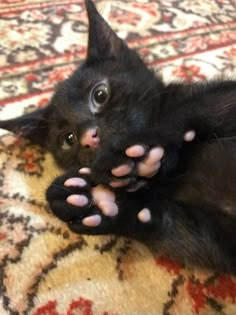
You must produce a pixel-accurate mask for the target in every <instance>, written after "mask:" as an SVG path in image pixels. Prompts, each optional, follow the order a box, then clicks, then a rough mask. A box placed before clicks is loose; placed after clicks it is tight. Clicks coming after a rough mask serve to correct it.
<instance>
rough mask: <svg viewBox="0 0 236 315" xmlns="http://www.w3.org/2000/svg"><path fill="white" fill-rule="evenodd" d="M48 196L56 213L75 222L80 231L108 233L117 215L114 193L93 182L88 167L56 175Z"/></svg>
mask: <svg viewBox="0 0 236 315" xmlns="http://www.w3.org/2000/svg"><path fill="white" fill-rule="evenodd" d="M46 196H47V200H48V203H49V206H50V208H51V210H52V212H53V214H55V215H56V216H57V217H58V218H59V219H61V220H63V221H66V222H68V223H69V225H70V226H71V227H72V226H74V225H75V226H76V227H77V232H80V233H86V234H103V233H108V231H107V229H108V228H110V226H111V225H112V224H113V223H114V218H115V217H116V216H117V214H118V205H117V204H116V200H115V199H116V196H115V193H114V192H113V191H111V190H109V189H107V188H105V187H104V186H102V185H97V186H93V185H91V179H90V169H87V168H83V169H81V170H80V171H79V172H74V173H70V174H66V175H63V176H59V177H58V178H56V179H55V180H54V182H53V183H52V184H51V185H50V187H49V188H48V190H47V193H46ZM112 222H113V223H112ZM110 232H111V231H110Z"/></svg>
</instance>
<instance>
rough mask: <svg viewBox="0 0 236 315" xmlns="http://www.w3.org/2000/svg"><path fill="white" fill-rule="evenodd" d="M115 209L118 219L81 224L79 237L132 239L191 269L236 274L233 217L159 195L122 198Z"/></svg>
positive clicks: (76, 224) (75, 228) (74, 225)
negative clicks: (115, 236)
mask: <svg viewBox="0 0 236 315" xmlns="http://www.w3.org/2000/svg"><path fill="white" fill-rule="evenodd" d="M114 203H115V204H116V205H117V207H118V208H119V212H118V213H117V215H115V216H109V217H108V216H106V215H104V212H103V211H101V212H100V222H99V224H96V225H95V224H94V225H91V224H87V223H86V221H85V220H83V222H84V223H85V224H84V223H83V222H81V221H80V220H79V221H75V222H72V223H70V224H69V226H70V228H71V229H72V230H73V231H75V232H77V233H85V234H108V233H111V234H116V235H121V236H128V237H132V238H135V239H137V240H141V241H143V242H145V243H147V244H149V245H150V246H151V247H152V248H153V249H154V250H155V251H157V252H158V253H162V254H165V255H167V256H170V257H171V258H173V259H176V260H178V261H181V262H185V263H187V264H193V265H198V266H201V267H211V268H214V269H217V270H220V271H234V272H235V271H236V253H235V248H236V244H235V238H234V233H235V228H236V222H235V219H234V218H233V217H230V216H227V215H225V214H222V213H221V212H220V211H218V210H217V209H204V208H201V207H200V208H194V207H192V206H191V205H187V204H185V203H181V202H176V201H174V200H168V199H163V198H162V197H161V196H158V193H157V192H156V191H155V190H152V191H147V192H146V193H140V192H139V193H134V194H126V195H123V194H116V196H115V201H114Z"/></svg>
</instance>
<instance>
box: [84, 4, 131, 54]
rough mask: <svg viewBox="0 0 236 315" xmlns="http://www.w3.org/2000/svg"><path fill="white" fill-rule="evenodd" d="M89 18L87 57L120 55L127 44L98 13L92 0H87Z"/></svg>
mask: <svg viewBox="0 0 236 315" xmlns="http://www.w3.org/2000/svg"><path fill="white" fill-rule="evenodd" d="M85 3H86V9H87V12H88V18H89V38H88V54H87V59H103V58H110V57H118V56H119V55H120V54H121V52H122V50H124V49H127V46H126V44H125V43H124V42H123V41H122V40H121V39H120V38H119V37H118V36H117V35H116V34H115V32H114V31H113V30H112V29H111V27H110V26H109V25H108V24H107V22H106V21H105V20H104V19H103V17H102V16H101V15H100V14H99V13H98V11H97V9H96V7H95V5H94V3H93V2H92V1H91V0H85Z"/></svg>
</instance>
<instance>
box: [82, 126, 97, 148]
mask: <svg viewBox="0 0 236 315" xmlns="http://www.w3.org/2000/svg"><path fill="white" fill-rule="evenodd" d="M80 143H81V144H82V145H83V146H84V147H90V148H97V147H98V146H99V143H100V139H99V136H98V129H97V128H96V127H95V128H89V129H87V130H86V131H85V132H84V133H83V135H82V137H81V139H80Z"/></svg>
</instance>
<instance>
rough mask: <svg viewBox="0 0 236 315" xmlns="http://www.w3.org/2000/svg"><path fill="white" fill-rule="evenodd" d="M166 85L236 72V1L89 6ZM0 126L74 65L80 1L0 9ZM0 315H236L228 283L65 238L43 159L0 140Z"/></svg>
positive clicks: (80, 52) (20, 0) (120, 244)
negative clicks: (52, 207)
mask: <svg viewBox="0 0 236 315" xmlns="http://www.w3.org/2000/svg"><path fill="white" fill-rule="evenodd" d="M96 3H97V5H98V7H99V9H100V11H101V12H102V13H103V16H104V17H105V18H106V19H107V20H109V23H110V24H111V25H112V26H113V28H114V29H115V30H116V31H117V32H118V34H119V35H120V36H121V37H122V38H124V39H126V40H127V41H128V43H129V45H130V46H131V47H133V48H136V49H137V50H138V51H139V52H140V54H141V55H142V56H144V58H145V60H146V62H147V63H148V64H149V65H150V67H155V68H156V69H157V71H160V72H161V73H162V74H163V77H164V79H165V80H166V81H168V80H170V79H177V80H179V79H181V80H186V81H188V82H191V81H193V80H204V79H206V78H207V77H209V76H215V75H221V74H226V75H228V74H230V73H232V72H233V71H234V70H235V69H236V0H204V1H203V0H159V1H155V0H149V1H148V0H123V1H122V0H120V1H118V0H113V1H111V0H109V1H105V0H98V1H96ZM0 38H1V41H0V73H1V76H0V105H1V106H0V118H1V119H5V118H9V117H13V116H17V115H20V114H22V113H23V112H26V111H30V110H33V109H34V108H36V107H38V106H44V105H45V104H46V103H47V102H48V100H49V99H50V96H51V94H52V91H53V89H54V87H55V85H56V83H57V82H58V81H60V80H63V79H64V78H66V77H67V76H68V75H69V74H70V73H71V72H72V71H73V70H74V69H75V67H76V66H77V64H78V63H80V62H81V60H83V58H84V57H85V52H86V42H87V16H86V12H85V8H84V2H83V0H66V1H63V0H44V1H42V0H2V1H0ZM0 169H1V171H0V185H1V186H0V315H28V314H31V315H138V314H139V315H161V314H163V315H193V314H199V315H204V314H205V315H213V314H220V315H234V314H236V278H234V277H232V276H230V275H224V274H222V275H216V274H214V273H212V272H202V271H200V270H196V269H195V270H192V269H186V268H184V267H183V266H180V265H178V264H176V263H174V262H172V261H170V260H167V259H165V258H164V257H153V255H152V254H151V252H150V251H149V250H148V248H146V247H145V246H143V245H142V244H140V243H138V242H134V241H131V240H129V239H123V238H116V237H113V236H106V237H104V236H101V237H89V236H80V235H76V234H73V233H71V232H70V231H69V230H68V228H67V227H66V225H65V224H64V223H62V222H60V221H59V220H57V219H56V218H55V217H53V215H51V214H50V213H49V211H48V208H47V204H46V202H45V198H44V190H45V188H46V187H47V185H48V183H49V182H50V181H51V180H52V179H53V178H54V177H55V176H56V175H58V174H59V173H60V170H59V169H57V168H56V166H55V163H54V162H53V160H52V158H51V156H50V155H49V154H48V153H47V152H44V151H43V150H42V149H40V148H39V147H36V146H32V145H31V144H30V143H28V142H26V141H24V140H23V139H17V138H16V137H15V136H14V135H13V134H10V133H6V132H4V131H1V137H0Z"/></svg>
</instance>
